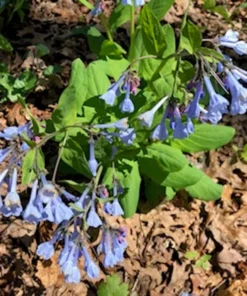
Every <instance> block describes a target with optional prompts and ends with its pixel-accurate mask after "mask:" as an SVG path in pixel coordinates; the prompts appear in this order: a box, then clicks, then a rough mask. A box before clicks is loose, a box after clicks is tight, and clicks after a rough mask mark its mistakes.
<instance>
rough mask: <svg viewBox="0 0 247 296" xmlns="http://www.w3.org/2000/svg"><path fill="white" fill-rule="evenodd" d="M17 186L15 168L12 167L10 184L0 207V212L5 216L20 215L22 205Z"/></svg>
mask: <svg viewBox="0 0 247 296" xmlns="http://www.w3.org/2000/svg"><path fill="white" fill-rule="evenodd" d="M16 188H17V168H16V167H15V168H14V169H13V173H12V176H11V185H10V190H9V192H8V194H7V196H6V197H5V199H4V201H3V206H2V207H1V209H0V212H1V213H2V214H3V215H4V216H5V217H9V216H11V215H13V216H20V214H21V212H22V205H21V200H20V196H19V194H18V193H17V192H16Z"/></svg>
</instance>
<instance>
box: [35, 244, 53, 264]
mask: <svg viewBox="0 0 247 296" xmlns="http://www.w3.org/2000/svg"><path fill="white" fill-rule="evenodd" d="M54 252H55V249H54V244H53V242H51V241H48V242H44V243H41V244H40V245H39V246H38V249H37V251H36V253H37V255H38V256H41V257H43V258H44V259H46V260H48V259H50V258H51V257H52V256H53V255H54Z"/></svg>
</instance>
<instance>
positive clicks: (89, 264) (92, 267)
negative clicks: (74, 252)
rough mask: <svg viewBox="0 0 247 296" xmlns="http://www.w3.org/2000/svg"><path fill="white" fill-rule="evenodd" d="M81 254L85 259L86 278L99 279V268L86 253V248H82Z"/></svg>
mask: <svg viewBox="0 0 247 296" xmlns="http://www.w3.org/2000/svg"><path fill="white" fill-rule="evenodd" d="M82 252H83V255H84V258H85V266H84V268H85V271H86V273H87V276H88V277H89V278H90V279H96V278H98V277H99V268H98V266H97V265H96V264H95V263H94V261H93V260H92V258H91V257H90V255H89V254H88V251H87V249H86V247H82Z"/></svg>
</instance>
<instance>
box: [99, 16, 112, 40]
mask: <svg viewBox="0 0 247 296" xmlns="http://www.w3.org/2000/svg"><path fill="white" fill-rule="evenodd" d="M100 20H101V22H102V24H103V26H104V28H105V30H106V35H107V37H108V39H109V41H112V42H113V38H112V34H111V31H110V29H109V25H108V21H107V19H106V17H105V15H104V14H103V13H101V15H100Z"/></svg>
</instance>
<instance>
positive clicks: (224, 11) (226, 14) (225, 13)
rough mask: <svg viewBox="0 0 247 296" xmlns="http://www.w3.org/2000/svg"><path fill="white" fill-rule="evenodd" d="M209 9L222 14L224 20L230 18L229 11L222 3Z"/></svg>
mask: <svg viewBox="0 0 247 296" xmlns="http://www.w3.org/2000/svg"><path fill="white" fill-rule="evenodd" d="M210 11H212V12H214V13H218V14H219V15H221V16H223V18H225V19H226V20H229V19H230V13H229V11H228V10H227V8H226V7H225V6H223V5H217V6H215V7H214V8H212V9H210Z"/></svg>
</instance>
